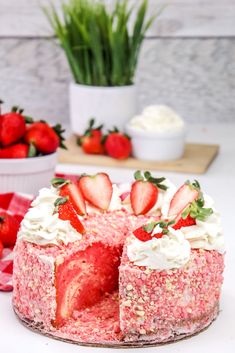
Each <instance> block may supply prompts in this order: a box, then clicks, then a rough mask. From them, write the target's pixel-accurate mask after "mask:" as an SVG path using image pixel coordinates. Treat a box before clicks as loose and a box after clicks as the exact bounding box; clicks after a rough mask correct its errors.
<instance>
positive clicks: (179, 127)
mask: <svg viewBox="0 0 235 353" xmlns="http://www.w3.org/2000/svg"><path fill="white" fill-rule="evenodd" d="M126 132H127V134H128V135H129V136H130V137H131V139H132V148H133V156H134V157H135V158H137V159H142V160H149V161H167V160H174V159H179V158H181V157H182V156H183V153H184V147H185V123H184V121H183V119H182V118H181V117H180V116H179V115H178V114H177V113H176V112H175V111H174V110H172V109H171V108H170V107H168V106H165V105H150V106H148V107H146V108H145V109H144V110H143V111H142V113H141V114H140V115H137V116H134V117H133V118H132V119H131V120H130V121H129V122H128V124H127V125H126Z"/></svg>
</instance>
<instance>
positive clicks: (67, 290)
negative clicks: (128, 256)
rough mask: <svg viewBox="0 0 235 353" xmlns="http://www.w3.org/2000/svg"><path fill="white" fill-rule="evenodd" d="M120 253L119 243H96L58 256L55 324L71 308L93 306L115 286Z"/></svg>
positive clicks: (60, 323) (61, 322)
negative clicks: (66, 255)
mask: <svg viewBox="0 0 235 353" xmlns="http://www.w3.org/2000/svg"><path fill="white" fill-rule="evenodd" d="M121 252H122V247H121V246H113V247H111V246H107V245H105V244H103V243H101V242H98V243H94V244H92V245H90V246H88V247H87V248H86V249H85V250H83V251H78V252H77V253H75V254H73V255H72V256H69V257H68V258H65V259H63V260H62V261H61V260H60V258H58V259H57V261H56V266H55V282H56V283H55V287H56V296H57V310H56V319H55V322H54V325H55V326H56V327H61V326H63V325H64V324H65V323H66V321H67V320H68V319H69V318H70V317H71V316H72V315H73V313H74V311H79V310H84V309H85V308H89V307H91V306H93V305H95V304H96V303H98V302H99V301H100V300H101V298H102V297H103V296H104V295H105V294H107V293H112V292H113V291H114V290H115V289H117V288H118V267H119V265H120V256H121ZM60 262H61V263H60Z"/></svg>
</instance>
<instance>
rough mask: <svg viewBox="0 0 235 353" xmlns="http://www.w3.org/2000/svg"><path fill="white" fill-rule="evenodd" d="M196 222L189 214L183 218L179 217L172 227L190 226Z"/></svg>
mask: <svg viewBox="0 0 235 353" xmlns="http://www.w3.org/2000/svg"><path fill="white" fill-rule="evenodd" d="M195 224H196V220H195V218H192V217H191V216H190V215H188V216H187V217H186V218H185V219H183V218H182V217H180V218H179V220H178V221H177V223H176V224H174V225H173V226H172V228H174V229H180V228H182V227H190V226H193V225H195Z"/></svg>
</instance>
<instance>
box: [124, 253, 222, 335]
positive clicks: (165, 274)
mask: <svg viewBox="0 0 235 353" xmlns="http://www.w3.org/2000/svg"><path fill="white" fill-rule="evenodd" d="M223 261H224V259H223V255H221V254H219V253H218V252H216V251H207V250H202V249H200V250H191V258H190V261H189V262H188V263H187V265H185V266H184V267H183V268H180V269H173V270H164V271H156V270H151V269H147V268H145V267H139V266H135V265H134V264H133V263H131V262H130V261H129V259H128V257H127V254H126V249H125V250H124V254H123V257H122V263H121V266H120V272H119V273H120V284H119V293H120V328H121V330H122V332H123V334H124V335H125V336H126V338H127V339H128V340H130V341H131V340H133V341H135V340H136V337H137V336H138V335H152V334H154V335H155V339H156V340H158V339H159V341H164V340H168V339H169V338H170V337H172V336H174V335H178V334H183V333H185V334H186V333H189V332H192V331H194V330H197V323H199V326H200V325H201V322H202V325H203V322H205V325H207V324H206V323H207V322H208V320H209V319H208V318H210V317H214V316H215V315H216V312H217V309H216V308H218V302H219V298H220V290H221V285H222V282H223V275H222V273H223V268H224V264H223ZM213 313H215V314H213ZM158 335H159V337H158Z"/></svg>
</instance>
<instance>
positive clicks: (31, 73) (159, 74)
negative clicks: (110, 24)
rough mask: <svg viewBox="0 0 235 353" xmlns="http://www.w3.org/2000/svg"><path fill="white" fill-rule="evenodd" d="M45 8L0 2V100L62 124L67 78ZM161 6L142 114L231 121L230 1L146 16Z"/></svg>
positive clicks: (145, 54) (171, 2)
mask: <svg viewBox="0 0 235 353" xmlns="http://www.w3.org/2000/svg"><path fill="white" fill-rule="evenodd" d="M52 1H53V3H54V4H55V5H56V6H58V4H59V3H60V1H59V0H52ZM133 1H134V0H133ZM137 1H139V0H136V1H135V2H137ZM48 2H49V0H0V97H1V98H2V99H4V100H5V101H7V102H9V104H10V105H11V104H20V105H21V106H24V107H25V108H26V110H27V112H28V114H32V115H36V116H38V117H39V118H49V119H51V120H58V121H67V120H68V116H69V113H68V100H67V85H68V82H69V81H70V80H71V77H70V72H69V70H68V67H67V63H66V60H65V58H64V55H63V52H62V50H60V48H59V47H57V46H56V44H55V41H54V39H53V38H52V33H51V30H50V28H49V26H48V24H47V21H46V20H45V17H44V14H43V13H42V11H41V6H43V5H45V4H47V3H48ZM107 2H108V3H109V4H112V2H113V0H107ZM165 4H167V6H166V7H165V9H164V11H163V12H162V14H161V16H160V17H159V18H158V19H157V21H156V22H155V25H154V27H153V28H152V29H151V30H150V31H149V33H148V34H147V38H146V40H145V43H144V46H143V49H142V52H141V57H140V62H139V68H138V71H137V76H136V82H137V84H138V88H139V101H140V108H141V107H142V106H144V105H146V104H150V103H167V104H170V105H171V106H173V107H174V108H175V109H177V110H178V111H179V112H180V113H181V114H182V115H183V116H184V118H185V119H186V120H188V121H192V122H196V121H200V122H204V121H208V122H212V123H213V122H228V121H230V122H231V121H235V109H234V108H235V103H234V101H235V99H234V98H235V0H223V1H222V0H166V1H163V0H150V13H153V12H156V11H158V10H159V9H160V8H161V7H162V5H165Z"/></svg>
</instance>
